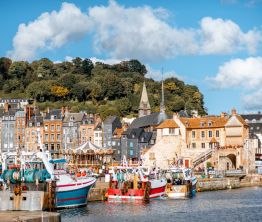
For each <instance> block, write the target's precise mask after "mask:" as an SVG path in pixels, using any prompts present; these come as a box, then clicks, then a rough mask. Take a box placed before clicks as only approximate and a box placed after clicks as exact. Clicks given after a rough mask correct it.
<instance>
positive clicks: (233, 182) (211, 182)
mask: <svg viewBox="0 0 262 222" xmlns="http://www.w3.org/2000/svg"><path fill="white" fill-rule="evenodd" d="M254 186H262V177H261V175H247V176H245V177H244V178H239V177H223V178H198V184H197V191H198V192H202V191H215V190H226V189H237V188H242V187H254Z"/></svg>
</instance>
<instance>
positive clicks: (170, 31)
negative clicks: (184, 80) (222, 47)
mask: <svg viewBox="0 0 262 222" xmlns="http://www.w3.org/2000/svg"><path fill="white" fill-rule="evenodd" d="M161 14H162V15H161V16H160V17H161V18H160V17H158V15H157V13H156V11H155V10H153V9H152V8H150V7H137V8H124V7H122V6H120V5H118V4H117V3H116V2H114V1H110V3H109V5H108V7H101V6H99V7H94V8H91V9H89V16H90V19H91V20H92V22H93V23H94V27H96V34H95V45H96V49H97V51H98V52H107V53H109V54H110V56H111V57H113V58H126V57H129V58H136V59H142V60H151V61H152V60H158V59H163V58H168V57H173V56H175V55H178V54H191V53H196V51H197V45H196V43H195V42H194V35H195V33H194V32H193V31H192V30H185V29H181V30H178V29H175V28H172V27H171V26H169V25H168V24H167V22H166V21H165V20H163V19H162V18H163V13H161Z"/></svg>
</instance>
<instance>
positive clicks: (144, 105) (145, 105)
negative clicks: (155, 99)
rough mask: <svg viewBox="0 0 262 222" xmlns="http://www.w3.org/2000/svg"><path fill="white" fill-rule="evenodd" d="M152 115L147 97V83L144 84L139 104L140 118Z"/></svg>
mask: <svg viewBox="0 0 262 222" xmlns="http://www.w3.org/2000/svg"><path fill="white" fill-rule="evenodd" d="M150 114H151V106H150V103H149V100H148V96H147V90H146V83H145V82H144V83H143V90H142V95H141V100H140V104H139V117H142V116H147V115H150Z"/></svg>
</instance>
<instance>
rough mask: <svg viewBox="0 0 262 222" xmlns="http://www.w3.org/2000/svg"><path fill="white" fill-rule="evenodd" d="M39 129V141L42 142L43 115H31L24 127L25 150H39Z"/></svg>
mask: <svg viewBox="0 0 262 222" xmlns="http://www.w3.org/2000/svg"><path fill="white" fill-rule="evenodd" d="M38 130H39V131H40V132H39V133H40V138H41V142H42V143H44V141H43V138H44V124H43V116H41V115H40V114H38V115H34V116H32V117H31V118H30V119H29V120H28V123H27V126H26V128H25V138H26V139H25V150H26V151H28V152H37V151H39V150H38V149H39V146H38V142H37V140H38V136H37V131H38Z"/></svg>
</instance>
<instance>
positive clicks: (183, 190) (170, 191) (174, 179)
mask: <svg viewBox="0 0 262 222" xmlns="http://www.w3.org/2000/svg"><path fill="white" fill-rule="evenodd" d="M166 178H167V189H166V194H167V196H168V198H169V199H185V198H190V197H193V196H194V195H195V194H196V185H197V178H196V176H195V175H194V172H193V170H192V169H190V168H182V167H171V168H170V169H169V170H168V171H167V173H166Z"/></svg>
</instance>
